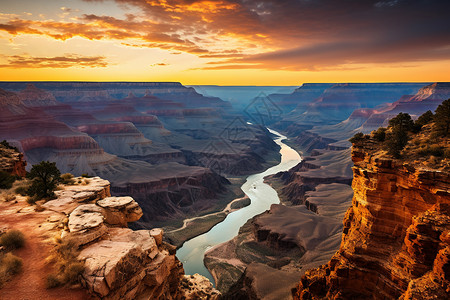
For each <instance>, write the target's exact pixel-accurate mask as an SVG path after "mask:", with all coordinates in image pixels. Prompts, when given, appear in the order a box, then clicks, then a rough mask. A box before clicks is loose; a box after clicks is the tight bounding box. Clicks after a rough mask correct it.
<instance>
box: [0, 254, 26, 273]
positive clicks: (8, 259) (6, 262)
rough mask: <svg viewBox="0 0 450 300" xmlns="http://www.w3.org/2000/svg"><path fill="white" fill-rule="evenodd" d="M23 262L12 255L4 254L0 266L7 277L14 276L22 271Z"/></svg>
mask: <svg viewBox="0 0 450 300" xmlns="http://www.w3.org/2000/svg"><path fill="white" fill-rule="evenodd" d="M22 265H23V261H22V259H21V258H20V257H17V256H15V255H14V254H12V253H6V254H5V256H4V257H3V259H2V262H1V266H2V268H3V270H4V272H5V273H6V274H8V275H15V274H18V273H20V271H22Z"/></svg>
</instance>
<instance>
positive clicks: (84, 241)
mask: <svg viewBox="0 0 450 300" xmlns="http://www.w3.org/2000/svg"><path fill="white" fill-rule="evenodd" d="M79 180H83V179H81V178H76V181H79ZM84 180H85V181H84V183H85V184H83V185H66V186H64V187H63V189H62V190H60V191H57V192H56V194H57V196H58V198H57V199H55V200H51V201H49V202H47V203H45V204H43V205H42V207H43V208H44V209H45V210H46V211H47V213H51V214H52V215H51V216H50V217H49V218H48V219H47V220H51V221H52V222H54V221H56V222H57V223H58V225H57V226H54V228H61V229H59V233H60V236H61V239H62V240H63V241H67V242H70V244H72V245H74V247H77V248H78V250H79V251H80V252H79V255H78V259H79V260H80V261H82V262H84V266H85V269H84V272H83V273H82V274H81V275H80V277H79V280H80V282H81V284H82V286H83V287H84V288H85V289H86V290H87V291H88V292H89V294H90V296H91V297H92V298H93V299H137V298H139V299H198V298H196V297H197V296H198V295H201V296H202V297H204V298H205V299H216V298H217V297H219V295H220V293H218V292H217V291H216V290H215V289H213V287H212V284H211V283H210V282H209V281H208V280H207V279H206V278H204V277H202V276H200V275H195V276H184V270H183V266H182V264H181V262H180V261H179V260H178V259H177V258H176V256H175V247H173V246H172V245H170V244H167V243H165V242H163V231H162V229H159V228H154V229H151V230H138V231H133V230H131V229H129V228H127V224H128V223H129V222H135V221H137V220H139V219H140V218H141V216H142V210H141V208H140V207H139V205H138V203H137V202H136V201H134V200H133V198H131V197H111V196H110V185H109V182H108V181H106V180H103V179H101V178H99V177H94V178H89V179H88V180H87V181H86V179H84Z"/></svg>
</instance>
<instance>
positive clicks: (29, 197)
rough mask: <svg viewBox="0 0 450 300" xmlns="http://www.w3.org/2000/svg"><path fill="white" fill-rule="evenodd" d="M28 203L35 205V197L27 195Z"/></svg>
mask: <svg viewBox="0 0 450 300" xmlns="http://www.w3.org/2000/svg"><path fill="white" fill-rule="evenodd" d="M25 201H27V203H28V204H29V205H35V204H36V201H37V198H36V196H27V198H26V200H25Z"/></svg>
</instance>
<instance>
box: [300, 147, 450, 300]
mask: <svg viewBox="0 0 450 300" xmlns="http://www.w3.org/2000/svg"><path fill="white" fill-rule="evenodd" d="M352 160H353V163H354V167H353V174H354V179H353V184H352V187H353V190H354V196H353V200H352V206H351V207H350V208H349V210H348V211H347V213H346V215H345V218H344V233H343V237H342V242H341V246H340V249H339V251H338V252H337V253H336V254H335V255H334V256H333V257H332V259H331V260H330V261H329V262H328V263H327V264H325V265H322V266H321V267H319V268H317V269H313V270H310V271H308V272H306V274H305V275H304V276H303V277H302V279H301V281H300V283H299V284H298V286H297V287H296V289H294V290H293V295H294V299H368V298H371V299H394V298H399V299H403V300H406V299H449V298H450V289H449V284H450V238H449V237H450V173H449V172H448V171H447V170H445V169H440V170H438V169H433V168H432V167H430V166H428V167H427V166H424V165H420V164H417V163H415V161H409V160H408V159H407V158H406V159H404V160H399V159H392V158H390V157H389V156H387V155H386V154H385V152H384V151H380V150H379V148H378V147H377V145H376V142H374V141H373V140H367V141H365V142H364V143H363V144H362V145H361V144H359V145H354V146H353V151H352Z"/></svg>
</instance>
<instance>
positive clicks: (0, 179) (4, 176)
mask: <svg viewBox="0 0 450 300" xmlns="http://www.w3.org/2000/svg"><path fill="white" fill-rule="evenodd" d="M14 181H16V177H15V176H12V175H11V174H9V173H7V172H5V171H0V189H10V188H11V187H12V185H13V183H14Z"/></svg>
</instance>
